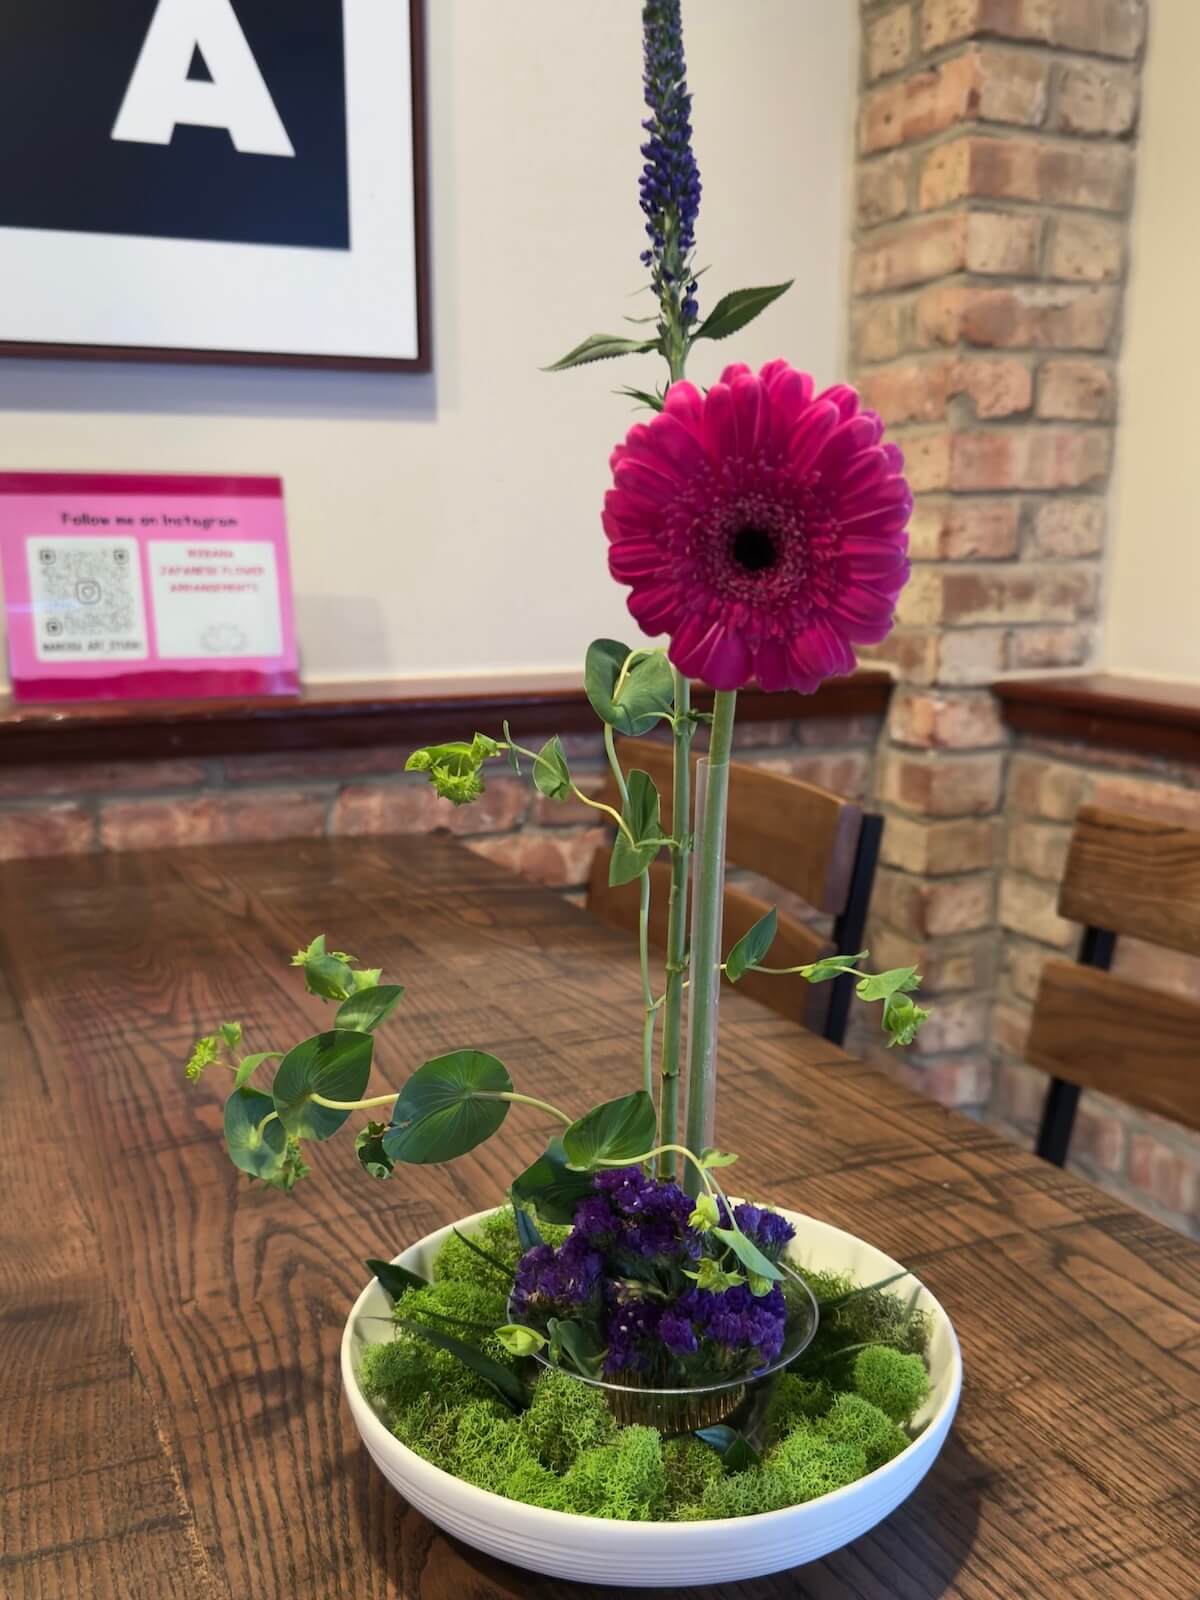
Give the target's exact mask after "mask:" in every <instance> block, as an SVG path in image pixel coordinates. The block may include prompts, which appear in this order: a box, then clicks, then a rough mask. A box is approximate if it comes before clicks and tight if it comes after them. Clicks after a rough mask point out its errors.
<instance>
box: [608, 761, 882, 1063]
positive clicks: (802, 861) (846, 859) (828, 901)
mask: <svg viewBox="0 0 1200 1600" xmlns="http://www.w3.org/2000/svg"><path fill="white" fill-rule="evenodd" d="M618 754H619V755H620V758H621V764H622V766H623V767H624V768H625V769H626V770H627V771H629V770H631V769H635V768H636V769H640V770H641V771H643V772H646V773H648V774H649V775H650V777H651V778H652V779H653V780H654V785H655V788H656V789H657V790H658V793H659V796H660V799H661V803H662V819H663V827H664V829H665V830H666V831H667V832H668V833H670V832H671V831H672V830H673V826H674V818H673V803H672V802H673V789H674V771H673V756H672V750H671V747H670V745H667V744H663V743H660V742H658V741H654V740H650V739H640V740H633V739H623V740H619V741H618ZM700 759H701V758H700V756H699V755H697V754H695V753H694V754H693V756H692V775H693V784H692V791H693V796H694V794H695V782H694V779H695V771H696V763H697V762H698V761H699V760H700ZM604 798H605V799H606V801H607V802H608V803H609V804H610V805H617V806H619V804H620V800H619V796H618V794H617V790H616V783H615V780H613V779H612V778H611V777H610V779H609V784H608V788H607V790H606V793H605V795H604ZM881 831H882V822H881V819H880V818H877V817H871V816H864V814H863V810H862V807H861V806H859V805H857V804H856V803H855V802H854V801H851V800H845V799H843V798H842V797H841V796H840V795H836V794H832V793H830V791H829V790H827V789H821V788H818V787H817V786H816V785H815V784H811V783H804V782H801V780H799V779H798V778H790V777H787V776H784V775H782V774H780V773H775V772H768V771H764V770H763V769H762V768H761V767H752V766H749V765H747V764H745V763H743V762H737V761H735V762H732V763H731V764H730V770H729V811H728V817H727V821H726V857H727V860H728V862H729V864H730V865H731V866H735V867H741V868H743V869H744V870H745V871H748V872H753V873H755V874H757V875H758V876H761V877H764V878H767V879H769V880H770V882H771V883H773V884H778V885H779V887H780V888H781V889H786V890H789V891H791V892H792V893H793V894H797V895H799V896H801V898H803V899H804V900H806V901H807V902H808V903H809V904H810V905H811V906H813V907H814V909H816V910H817V911H821V912H826V913H832V915H833V918H834V927H833V937H832V939H830V938H826V937H825V936H824V935H823V934H821V933H820V932H819V931H818V930H817V929H816V928H814V927H812V926H811V925H810V924H808V923H807V922H804V921H802V920H801V919H800V918H798V917H793V916H790V915H788V914H787V913H784V912H780V914H779V925H778V933H777V934H776V937H775V943H774V945H773V946H772V948H771V965H772V966H775V967H793V966H801V965H804V964H806V963H808V962H811V961H817V960H819V959H820V958H821V957H822V956H827V955H831V954H833V953H834V952H844V951H846V950H851V951H856V950H858V949H860V948H861V940H862V935H863V926H864V924H865V921H866V908H867V903H868V901H869V899H870V894H871V885H872V882H873V880H874V874H875V863H876V860H877V858H878V853H879V836H880V833H881ZM610 857H611V851H610V850H607V849H601V850H598V851H597V852H596V855H595V858H594V860H593V862H592V872H591V878H590V881H589V884H588V909H589V910H591V911H593V912H594V913H595V914H596V915H597V916H600V917H602V918H603V919H604V920H605V921H606V922H610V923H612V924H613V925H614V926H616V927H621V928H627V929H631V930H632V929H636V927H637V921H638V902H639V894H638V886H637V884H636V883H632V884H624V885H622V886H621V887H620V888H616V889H613V888H610V887H609V883H608V865H609V860H610ZM650 884H651V898H650V938H651V941H652V943H653V944H654V945H655V946H656V947H657V948H660V949H662V948H665V947H666V942H667V908H668V897H669V893H670V885H671V871H670V866H669V864H668V863H667V862H666V861H665V860H659V861H656V862H655V863H654V864H653V865H652V867H651V869H650ZM769 909H770V902H769V901H767V900H764V899H760V898H759V897H758V896H757V895H754V894H750V893H748V892H747V891H746V890H744V889H742V888H740V887H738V886H737V885H735V884H730V885H728V886H727V887H726V890H725V906H724V933H723V944H724V947H725V949H727V950H728V949H729V948H730V947H731V946H732V945H733V944H734V943H735V942H736V941H737V940H738V939H740V938H741V936H742V935H743V934H744V933H746V932H748V931H749V929H750V928H751V927H752V926H753V925H754V923H755V922H757V921H758V919H759V918H760V917H761V916H762V915H763V914H764V913H765V912H766V911H768V910H769ZM738 987H739V988H740V989H741V990H742V991H743V992H744V993H746V994H749V995H750V996H751V997H752V998H754V999H756V1000H760V1001H761V1002H762V1003H763V1004H764V1005H767V1006H769V1007H770V1008H771V1009H772V1010H773V1011H776V1012H778V1013H780V1015H782V1016H785V1017H788V1018H790V1019H791V1020H792V1021H794V1022H799V1023H801V1024H803V1025H805V1026H807V1027H809V1028H811V1029H813V1030H814V1031H815V1032H818V1033H822V1034H824V1036H825V1037H826V1038H829V1039H832V1040H834V1041H835V1042H836V1043H839V1044H840V1043H841V1041H842V1038H843V1037H844V1035H845V1028H846V1016H847V1012H848V1008H849V1000H850V992H851V985H850V983H849V982H847V981H846V980H841V979H839V980H838V981H837V982H836V983H834V984H818V985H809V984H807V983H805V982H804V980H803V979H802V978H799V977H796V978H786V977H771V976H769V975H767V974H765V973H753V972H751V973H747V974H746V976H745V977H744V978H742V979H741V981H740V983H739V985H738Z"/></svg>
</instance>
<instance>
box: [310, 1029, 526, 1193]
mask: <svg viewBox="0 0 1200 1600" xmlns="http://www.w3.org/2000/svg"><path fill="white" fill-rule="evenodd" d="M281 1070H282V1069H281ZM512 1087H513V1081H512V1079H511V1077H509V1073H508V1068H507V1067H506V1066H505V1065H504V1063H503V1062H502V1061H499V1060H497V1058H496V1057H495V1056H492V1055H488V1054H487V1053H486V1052H485V1051H482V1050H455V1051H452V1052H451V1053H450V1054H449V1055H444V1056H435V1057H434V1059H433V1060H432V1061H427V1062H426V1063H425V1065H424V1066H423V1067H418V1068H417V1070H416V1072H414V1073H413V1075H412V1077H411V1078H410V1079H409V1080H408V1082H407V1083H406V1084H405V1085H404V1088H403V1089H402V1090H401V1091H400V1097H399V1099H398V1100H397V1101H396V1104H395V1107H394V1109H393V1111H392V1125H391V1127H390V1128H389V1129H388V1131H387V1132H386V1133H385V1134H384V1136H383V1147H384V1149H385V1150H386V1152H387V1154H388V1156H389V1158H390V1159H391V1160H392V1161H403V1162H409V1163H412V1164H415V1165H424V1164H427V1163H429V1162H434V1161H453V1160H454V1159H455V1157H456V1156H461V1155H465V1154H466V1152H467V1151H468V1150H474V1148H475V1146H476V1145H479V1144H482V1143H483V1141H484V1140H485V1139H490V1138H491V1136H492V1134H494V1133H495V1131H496V1129H497V1128H498V1127H499V1126H500V1124H501V1123H502V1122H503V1121H504V1119H505V1117H506V1116H507V1115H508V1107H509V1102H508V1101H507V1100H500V1099H496V1098H495V1096H497V1095H499V1094H511V1093H512Z"/></svg>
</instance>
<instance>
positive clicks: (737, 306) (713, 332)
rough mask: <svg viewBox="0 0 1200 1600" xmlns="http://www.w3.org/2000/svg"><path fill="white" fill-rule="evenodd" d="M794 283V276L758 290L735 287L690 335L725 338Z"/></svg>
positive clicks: (699, 337) (703, 337)
mask: <svg viewBox="0 0 1200 1600" xmlns="http://www.w3.org/2000/svg"><path fill="white" fill-rule="evenodd" d="M794 282H795V279H794V278H789V279H788V281H787V282H786V283H775V284H769V285H767V286H766V287H765V288H761V289H734V290H732V291H731V292H730V293H729V294H727V295H722V297H721V298H720V300H718V301H717V303H716V305H715V306H714V307H713V308H712V310H711V311H710V312H709V314H708V316H707V317H705V319H704V321H703V322H702V323H701V324H700V326H699V327H698V328H697V329H696V332H695V334H694V336H693V337H694V338H697V339H727V338H728V337H729V335H730V334H731V333H740V332H741V330H742V329H743V328H744V327H746V325H747V324H748V323H751V322H753V321H754V319H755V317H757V316H760V315H761V313H762V312H764V311H765V310H766V309H767V307H768V306H769V305H772V304H773V303H774V302H775V301H776V300H778V299H779V297H780V295H782V294H786V293H787V292H788V290H789V289H790V288H791V287H792V284H793V283H794Z"/></svg>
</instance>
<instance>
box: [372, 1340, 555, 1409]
mask: <svg viewBox="0 0 1200 1600" xmlns="http://www.w3.org/2000/svg"><path fill="white" fill-rule="evenodd" d="M396 1326H397V1327H398V1328H403V1329H404V1331H405V1333H411V1334H412V1335H413V1336H414V1337H415V1338H417V1339H424V1340H425V1341H426V1342H427V1343H428V1344H434V1345H436V1346H437V1347H438V1349H439V1350H445V1351H447V1352H448V1353H449V1354H450V1355H452V1356H454V1357H456V1359H457V1360H459V1361H461V1362H462V1364H463V1366H464V1367H469V1368H470V1369H471V1371H472V1372H474V1373H475V1374H476V1375H477V1376H478V1377H480V1378H482V1379H483V1381H484V1382H485V1383H486V1384H488V1385H490V1387H491V1388H493V1389H494V1390H495V1391H496V1393H497V1394H498V1395H499V1396H500V1398H501V1400H503V1401H504V1403H505V1404H506V1405H508V1406H511V1407H512V1409H513V1410H514V1411H524V1409H525V1407H526V1406H527V1405H528V1404H529V1397H528V1395H527V1394H526V1392H525V1385H524V1384H523V1383H522V1382H521V1380H520V1378H518V1377H517V1375H516V1373H515V1372H512V1371H510V1369H509V1368H508V1367H502V1366H501V1365H500V1363H499V1362H498V1361H493V1360H492V1358H491V1357H490V1356H485V1355H484V1353H483V1351H482V1350H477V1349H476V1348H475V1346H474V1345H471V1344H466V1343H464V1341H463V1340H462V1339H456V1338H455V1337H454V1335H453V1334H451V1333H443V1332H442V1331H441V1329H440V1328H429V1327H426V1325H425V1324H424V1323H423V1322H410V1321H409V1320H408V1318H407V1317H397V1318H396Z"/></svg>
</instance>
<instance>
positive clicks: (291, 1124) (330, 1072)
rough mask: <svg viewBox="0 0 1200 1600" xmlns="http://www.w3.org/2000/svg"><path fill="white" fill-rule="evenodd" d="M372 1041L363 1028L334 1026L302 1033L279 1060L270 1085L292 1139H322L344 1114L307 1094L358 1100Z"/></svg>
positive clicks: (368, 1069) (367, 1075)
mask: <svg viewBox="0 0 1200 1600" xmlns="http://www.w3.org/2000/svg"><path fill="white" fill-rule="evenodd" d="M374 1048H375V1041H374V1039H373V1038H372V1037H371V1035H370V1034H369V1033H356V1032H351V1031H348V1030H347V1029H343V1028H335V1029H333V1030H332V1031H331V1032H328V1033H318V1034H314V1035H313V1036H312V1038H310V1039H303V1040H301V1042H300V1043H299V1044H298V1045H296V1046H295V1047H294V1048H293V1049H291V1050H289V1051H288V1053H287V1055H285V1056H284V1058H283V1060H282V1061H281V1062H280V1063H279V1071H278V1072H277V1073H276V1074H275V1081H274V1083H273V1084H272V1085H271V1093H272V1095H273V1096H274V1101H275V1109H276V1111H277V1112H278V1113H279V1120H280V1122H282V1123H283V1125H284V1127H285V1128H286V1129H287V1131H288V1132H289V1133H290V1134H294V1135H295V1137H296V1138H298V1139H328V1138H329V1137H330V1136H331V1135H332V1134H335V1133H336V1132H337V1131H338V1129H339V1128H340V1127H341V1125H342V1123H343V1122H345V1120H346V1118H347V1117H348V1116H349V1115H350V1113H349V1112H348V1111H333V1110H331V1109H330V1108H329V1107H328V1106H321V1105H318V1104H317V1103H316V1101H315V1100H314V1099H313V1098H312V1097H313V1095H314V1094H320V1095H324V1096H325V1097H326V1099H329V1100H361V1099H362V1097H363V1094H364V1092H365V1090H366V1087H367V1080H368V1078H370V1076H371V1056H372V1053H373V1051H374Z"/></svg>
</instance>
